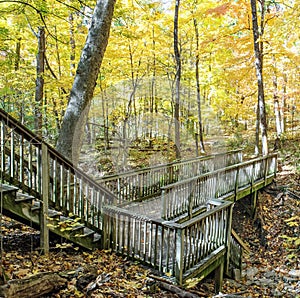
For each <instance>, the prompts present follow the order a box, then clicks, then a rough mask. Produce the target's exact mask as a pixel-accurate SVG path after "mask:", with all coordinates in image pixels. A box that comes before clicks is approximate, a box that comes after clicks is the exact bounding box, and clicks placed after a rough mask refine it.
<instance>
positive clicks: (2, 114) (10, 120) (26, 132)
mask: <svg viewBox="0 0 300 298" xmlns="http://www.w3.org/2000/svg"><path fill="white" fill-rule="evenodd" d="M0 118H3V119H4V121H7V122H6V123H7V124H8V125H9V126H10V127H11V128H15V129H16V131H17V132H19V133H20V134H21V135H22V136H23V137H27V138H29V139H32V140H36V141H37V142H36V143H34V144H35V145H36V146H38V147H41V146H42V144H45V145H46V146H47V149H48V152H49V154H50V155H52V156H54V157H55V158H57V159H58V160H59V161H60V162H62V163H63V164H64V165H66V166H67V167H68V168H69V169H70V170H71V171H72V172H73V174H76V175H78V176H81V177H83V178H84V179H85V180H86V181H87V182H89V183H90V184H91V185H92V186H93V187H96V188H97V189H101V191H103V192H105V193H106V194H108V195H109V196H111V197H113V198H115V199H116V200H117V196H116V195H115V194H114V193H113V192H111V191H110V190H109V189H107V188H104V187H103V186H102V185H101V184H99V183H98V182H97V181H96V180H94V179H92V178H91V177H90V176H88V175H87V174H86V173H85V172H84V171H82V170H81V169H79V168H78V167H76V166H74V164H73V163H72V162H71V161H70V160H69V159H67V158H66V157H64V156H63V155H62V154H61V153H59V152H58V151H57V150H56V149H55V148H53V147H52V146H51V145H50V144H48V143H47V142H45V141H43V139H42V138H41V137H39V136H36V135H35V134H34V133H33V132H32V131H31V130H30V129H28V128H27V127H26V126H25V125H23V124H21V123H20V122H19V121H18V120H16V119H15V118H14V117H12V116H11V115H9V114H8V113H7V112H6V111H4V110H3V109H1V108H0Z"/></svg>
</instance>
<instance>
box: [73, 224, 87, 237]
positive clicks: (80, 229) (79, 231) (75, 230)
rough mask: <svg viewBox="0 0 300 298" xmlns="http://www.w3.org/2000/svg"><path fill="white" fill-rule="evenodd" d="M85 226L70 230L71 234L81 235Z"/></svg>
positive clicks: (79, 225) (80, 225)
mask: <svg viewBox="0 0 300 298" xmlns="http://www.w3.org/2000/svg"><path fill="white" fill-rule="evenodd" d="M84 228H85V225H82V224H78V225H77V226H75V227H73V228H72V232H75V233H76V234H80V235H81V234H83V233H84Z"/></svg>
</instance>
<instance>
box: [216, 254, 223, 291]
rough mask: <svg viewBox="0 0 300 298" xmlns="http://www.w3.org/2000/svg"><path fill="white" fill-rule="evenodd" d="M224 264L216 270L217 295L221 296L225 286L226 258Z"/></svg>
mask: <svg viewBox="0 0 300 298" xmlns="http://www.w3.org/2000/svg"><path fill="white" fill-rule="evenodd" d="M222 259H223V260H222V262H221V264H220V265H219V266H218V268H217V269H216V270H215V293H216V294H219V293H220V292H222V286H223V275H224V258H223V257H222Z"/></svg>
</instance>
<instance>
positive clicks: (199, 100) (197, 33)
mask: <svg viewBox="0 0 300 298" xmlns="http://www.w3.org/2000/svg"><path fill="white" fill-rule="evenodd" d="M194 29H195V35H196V61H195V77H196V89H197V107H198V129H199V132H198V133H199V141H200V143H199V149H200V153H205V148H204V141H203V126H202V109H201V94H200V79H199V30H198V23H197V19H195V18H194Z"/></svg>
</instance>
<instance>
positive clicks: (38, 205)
mask: <svg viewBox="0 0 300 298" xmlns="http://www.w3.org/2000/svg"><path fill="white" fill-rule="evenodd" d="M40 210H41V202H40V201H34V202H33V206H32V207H31V211H40Z"/></svg>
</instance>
